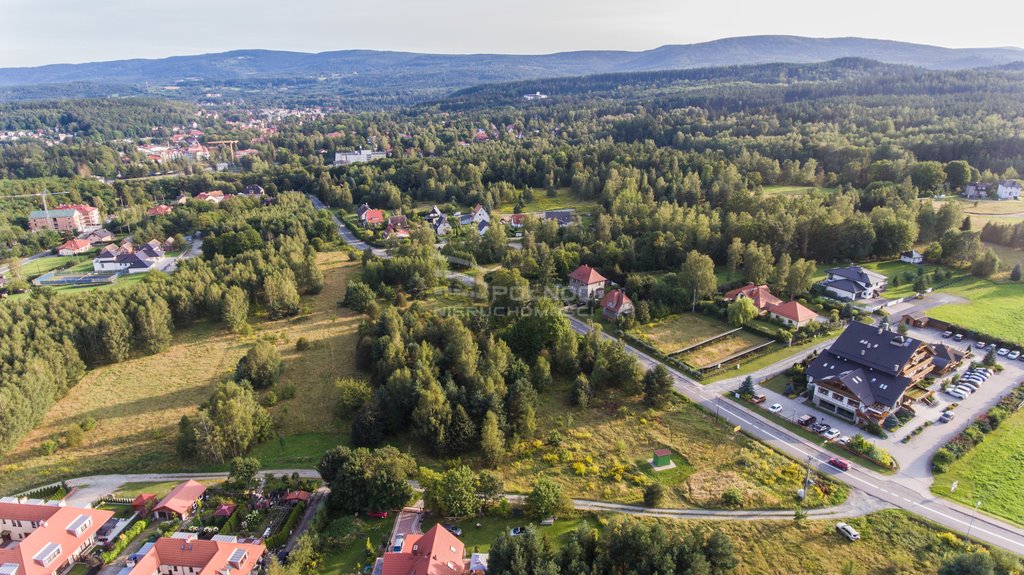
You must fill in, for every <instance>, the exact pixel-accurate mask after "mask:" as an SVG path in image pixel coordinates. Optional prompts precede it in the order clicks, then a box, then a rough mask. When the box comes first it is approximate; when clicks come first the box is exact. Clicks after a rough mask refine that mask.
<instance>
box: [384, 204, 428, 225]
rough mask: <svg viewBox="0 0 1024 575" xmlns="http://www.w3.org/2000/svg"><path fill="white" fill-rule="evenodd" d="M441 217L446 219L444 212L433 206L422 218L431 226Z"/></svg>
mask: <svg viewBox="0 0 1024 575" xmlns="http://www.w3.org/2000/svg"><path fill="white" fill-rule="evenodd" d="M364 205H365V204H364ZM442 217H447V216H445V215H444V212H442V211H441V208H439V207H437V206H436V205H435V206H434V207H432V208H430V211H429V212H427V215H426V216H424V217H423V219H425V220H426V221H428V222H430V223H431V224H433V223H435V222H436V221H437V220H439V219H441V218H442Z"/></svg>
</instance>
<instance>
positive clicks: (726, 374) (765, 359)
mask: <svg viewBox="0 0 1024 575" xmlns="http://www.w3.org/2000/svg"><path fill="white" fill-rule="evenodd" d="M836 335H838V332H837V333H833V334H832V335H825V336H821V337H817V338H814V339H812V340H810V341H805V342H803V343H799V344H796V345H793V346H790V347H786V346H785V345H782V344H779V346H780V347H779V348H778V349H776V350H775V351H772V352H771V353H767V354H765V355H762V356H760V357H757V358H756V359H752V360H750V361H746V362H744V361H741V362H740V363H738V364H736V366H735V367H734V368H731V369H726V370H723V371H721V372H719V373H716V374H715V375H712V376H711V377H707V378H705V379H702V380H701V383H714V382H716V381H720V380H723V379H728V378H730V377H736V376H738V375H744V374H747V373H753V372H755V371H757V370H759V369H762V368H765V367H768V366H769V365H772V364H773V363H775V362H777V361H782V360H783V359H786V358H787V357H790V356H794V355H799V354H800V353H801V352H803V351H807V350H809V349H810V348H812V347H814V346H815V345H818V344H819V343H821V342H823V341H825V340H827V339H829V338H831V337H834V336H836ZM801 357H802V356H801Z"/></svg>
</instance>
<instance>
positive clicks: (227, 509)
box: [213, 503, 237, 517]
mask: <svg viewBox="0 0 1024 575" xmlns="http://www.w3.org/2000/svg"><path fill="white" fill-rule="evenodd" d="M236 507H237V505H235V504H233V503H221V504H220V505H218V506H217V509H214V510H213V516H214V517H231V514H232V513H234V512H235V508H236Z"/></svg>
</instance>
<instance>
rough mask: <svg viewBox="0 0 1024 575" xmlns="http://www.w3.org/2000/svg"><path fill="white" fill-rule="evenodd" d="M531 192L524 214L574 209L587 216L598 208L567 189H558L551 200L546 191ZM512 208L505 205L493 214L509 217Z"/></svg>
mask: <svg viewBox="0 0 1024 575" xmlns="http://www.w3.org/2000/svg"><path fill="white" fill-rule="evenodd" d="M532 192H533V199H532V200H530V201H528V202H526V206H525V207H524V208H523V212H524V213H532V212H543V211H547V210H560V209H569V208H575V209H576V211H577V212H579V215H581V216H582V215H586V214H589V213H590V212H591V211H593V210H594V209H596V208H597V206H598V203H597V202H596V201H594V200H581V199H579V198H577V197H576V196H574V195H573V193H572V190H571V189H569V188H558V189H557V190H556V193H555V197H553V198H552V197H548V192H547V190H545V189H543V188H533V190H532ZM514 207H515V206H514V205H513V204H505V205H502V206H501V208H500V209H498V210H495V212H496V213H498V214H500V215H509V214H511V213H512V212H513V208H514Z"/></svg>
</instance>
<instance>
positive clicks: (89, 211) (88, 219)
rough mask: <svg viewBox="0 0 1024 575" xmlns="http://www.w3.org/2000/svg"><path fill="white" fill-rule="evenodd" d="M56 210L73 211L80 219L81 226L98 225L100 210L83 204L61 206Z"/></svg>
mask: <svg viewBox="0 0 1024 575" xmlns="http://www.w3.org/2000/svg"><path fill="white" fill-rule="evenodd" d="M54 209H57V210H75V211H76V212H78V214H79V215H80V216H81V217H82V224H84V225H85V226H86V227H89V226H98V225H100V210H99V208H95V207H93V206H87V205H85V204H61V205H59V206H57V207H56V208H54Z"/></svg>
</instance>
